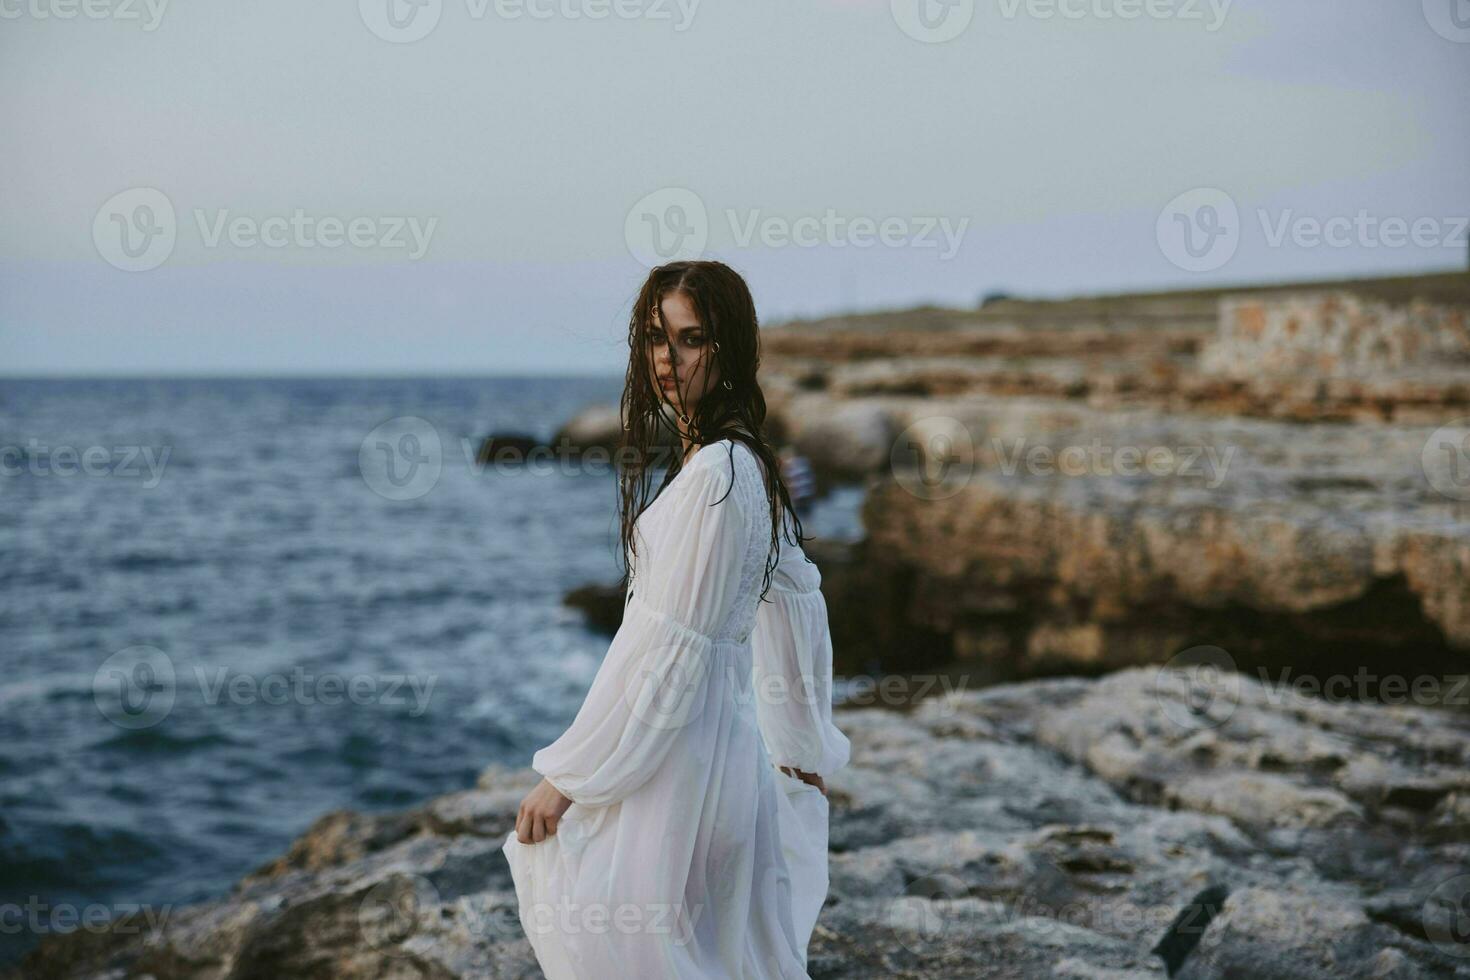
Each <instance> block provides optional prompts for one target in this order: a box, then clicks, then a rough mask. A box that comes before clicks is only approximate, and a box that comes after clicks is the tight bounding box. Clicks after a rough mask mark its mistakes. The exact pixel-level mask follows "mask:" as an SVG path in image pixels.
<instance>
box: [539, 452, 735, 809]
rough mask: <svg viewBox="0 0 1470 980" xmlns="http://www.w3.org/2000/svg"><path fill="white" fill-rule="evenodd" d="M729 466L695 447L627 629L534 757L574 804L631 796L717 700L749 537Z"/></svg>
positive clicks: (667, 495) (627, 611) (642, 568)
mask: <svg viewBox="0 0 1470 980" xmlns="http://www.w3.org/2000/svg"><path fill="white" fill-rule="evenodd" d="M743 462H744V461H743V460H737V461H736V465H740V464H741V463H743ZM730 468H731V462H730V459H729V457H727V456H725V454H722V453H714V452H702V453H700V454H696V457H695V458H693V459H691V460H690V462H689V463H688V464H687V465H686V468H685V470H684V471H683V472H681V473H679V474H678V476H677V477H676V478H675V481H674V482H673V483H671V484H670V485H669V486H668V487H667V488H666V489H665V490H664V492H663V494H662V495H661V496H660V497H659V499H657V500H656V501H655V502H654V503H655V504H656V505H657V506H658V507H659V508H660V511H659V513H658V515H657V518H658V522H659V528H660V533H658V534H655V535H653V537H654V542H653V543H654V546H655V547H654V549H653V550H654V552H655V553H653V554H646V553H642V552H640V554H639V556H638V562H637V571H636V579H635V581H634V582H633V585H632V592H631V595H629V596H628V597H627V599H626V601H625V603H624V608H623V622H622V625H621V626H619V627H618V631H617V633H616V634H615V635H614V636H613V639H612V643H611V645H610V646H609V648H608V652H607V655H606V656H605V657H604V658H603V661H602V664H601V666H600V667H599V668H598V671H597V675H596V677H594V678H593V681H592V687H591V688H590V690H589V691H588V692H587V697H586V699H585V700H584V701H583V702H582V706H581V708H580V709H579V710H578V711H577V716H576V718H574V719H573V721H572V724H571V726H570V727H568V728H567V730H566V731H565V732H564V733H563V734H562V735H561V737H560V738H558V739H557V740H556V741H555V742H553V743H552V744H550V745H548V746H546V747H545V748H543V749H541V750H540V751H538V752H537V753H536V754H535V755H534V756H533V757H532V760H531V767H532V768H533V769H535V770H536V771H537V772H539V773H541V775H543V776H545V777H546V778H547V779H548V780H549V781H550V782H551V784H552V785H553V786H555V787H556V789H557V790H558V791H559V792H560V793H561V794H562V795H563V796H566V797H567V798H569V799H571V800H572V802H574V803H579V804H582V805H584V806H589V807H598V806H608V805H611V804H613V803H616V802H618V801H620V800H622V799H623V798H625V797H626V796H627V795H628V794H630V793H632V792H633V791H634V790H636V789H637V788H638V787H639V786H641V785H643V783H644V782H646V781H647V780H648V778H649V777H650V776H652V775H653V773H654V772H655V771H657V769H658V767H659V765H660V763H661V762H662V761H663V760H664V759H665V757H666V756H667V755H668V753H669V749H670V748H671V747H672V745H673V744H674V742H675V741H676V740H677V739H678V738H680V736H681V733H682V732H683V730H684V729H685V728H686V726H688V725H691V724H694V723H695V722H696V721H697V720H698V718H699V716H700V714H701V713H702V712H703V711H705V710H706V709H707V707H708V705H707V698H708V696H709V691H710V686H711V685H710V683H709V679H710V675H711V672H712V670H713V669H714V668H715V652H714V649H713V646H714V641H713V640H712V639H711V635H712V634H713V633H714V632H715V631H717V630H718V629H719V627H720V625H721V624H722V623H723V622H724V620H725V617H726V616H727V615H728V614H729V613H730V611H731V610H732V608H733V606H734V603H735V600H736V597H737V595H738V593H739V590H740V573H741V564H742V562H743V561H744V556H745V550H746V545H747V543H748V540H747V533H748V528H749V524H748V521H747V519H746V513H745V509H744V504H743V502H742V500H741V497H740V494H739V493H738V489H739V488H738V487H737V488H736V490H734V491H732V490H731V479H730V477H731V473H730ZM644 513H645V514H651V511H647V510H645V512H644ZM639 547H640V549H647V548H648V544H647V542H646V541H644V542H643V543H640V546H639Z"/></svg>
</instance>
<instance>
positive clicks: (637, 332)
mask: <svg viewBox="0 0 1470 980" xmlns="http://www.w3.org/2000/svg"><path fill="white" fill-rule="evenodd" d="M674 293H680V294H683V295H684V297H686V298H687V300H688V302H689V305H690V306H692V307H693V308H694V310H695V312H696V313H697V314H698V316H699V322H700V324H701V325H702V326H703V328H704V343H703V344H702V345H701V346H700V348H699V355H698V357H696V358H695V361H694V365H693V366H694V367H697V366H698V365H699V364H700V363H703V362H705V361H706V360H710V361H712V363H711V364H706V367H707V368H711V367H717V368H718V372H719V380H718V381H717V382H716V383H715V384H713V385H711V386H710V388H709V390H708V391H706V392H705V393H704V395H703V396H702V397H701V398H700V399H699V403H698V404H697V405H696V406H695V409H694V413H693V415H692V416H688V421H687V422H686V425H687V427H688V428H689V432H690V437H691V440H692V442H693V443H694V445H695V448H696V449H697V447H699V446H706V445H709V444H711V443H715V442H719V441H720V440H721V439H730V440H732V442H743V443H744V444H745V445H746V446H748V447H750V450H751V451H752V452H753V453H755V455H756V458H758V459H759V460H761V462H762V463H763V464H765V482H766V495H767V498H768V499H769V501H770V507H771V552H770V554H769V555H768V556H767V559H766V572H765V579H764V581H763V582H762V585H761V592H760V598H761V599H764V598H765V595H766V592H767V591H769V589H770V586H771V575H772V573H773V572H774V571H775V568H776V562H777V560H778V559H779V549H780V540H779V535H780V533H781V531H782V529H783V528H784V526H785V522H784V521H783V520H782V515H783V512H784V513H789V514H790V516H791V521H792V523H793V524H794V525H795V527H794V530H795V534H796V541H795V542H793V543H794V544H797V545H798V546H800V544H801V542H802V541H803V540H807V539H806V538H805V537H804V536H803V535H802V528H801V518H800V517H798V516H797V514H796V510H795V508H794V507H792V505H791V495H790V494H789V493H788V492H787V490H786V481H785V480H784V479H782V476H781V466H780V463H779V461H778V460H777V456H776V453H775V451H774V450H773V449H772V448H771V445H770V441H769V440H768V438H767V436H766V432H765V421H766V398H765V395H764V394H763V393H762V392H761V388H760V384H759V383H758V382H757V380H756V370H757V369H758V368H759V367H760V330H759V324H758V322H757V320H756V314H755V301H754V300H753V299H752V298H751V295H750V288H749V287H748V286H747V285H746V284H745V280H744V279H742V278H741V277H740V274H739V273H737V272H736V271H735V270H734V269H732V268H730V267H729V266H728V265H725V264H724V263H723V262H714V261H689V262H670V263H668V264H667V265H661V266H657V267H655V268H654V269H653V270H651V271H650V272H649V274H648V278H647V279H646V280H645V281H644V283H643V286H642V288H641V289H639V291H638V297H637V299H636V300H634V302H633V312H632V315H631V317H630V318H629V322H628V373H627V378H626V381H625V383H624V385H623V398H622V419H623V441H622V445H621V446H620V447H619V452H618V459H619V460H620V461H621V463H622V470H621V475H620V478H619V481H618V512H619V515H620V521H619V523H620V525H621V540H622V546H623V560H624V571H623V580H622V583H621V584H622V585H624V586H626V585H627V581H628V574H627V568H628V564H629V556H630V555H634V554H636V550H637V549H636V542H635V540H634V536H633V525H634V523H635V522H636V521H637V520H638V517H639V516H640V515H641V514H642V513H643V511H644V510H646V509H647V508H648V505H649V504H651V503H652V502H653V500H652V499H650V498H649V495H648V494H649V487H650V485H651V483H652V481H653V470H654V467H655V464H656V463H657V462H658V461H659V459H658V458H659V457H663V456H669V457H671V459H670V460H669V462H668V468H667V471H666V472H665V474H664V478H663V481H662V482H661V483H660V484H659V487H658V491H657V493H655V494H654V495H653V499H657V497H658V494H659V493H662V492H663V490H664V488H665V487H667V486H668V485H669V483H671V482H672V481H673V479H674V477H676V476H677V475H678V474H679V471H680V470H682V469H683V468H684V457H683V454H682V453H681V452H680V451H679V447H680V446H681V445H682V442H681V439H680V436H679V427H678V425H677V423H676V422H675V419H677V418H681V417H683V416H682V408H681V406H679V405H676V404H674V403H673V402H672V401H670V400H669V399H668V397H667V396H666V395H665V393H664V392H663V390H662V389H661V388H660V387H659V385H658V381H657V379H656V378H655V377H654V376H653V373H652V370H651V369H650V363H651V361H652V360H653V358H652V355H651V353H650V350H649V346H650V340H649V336H648V334H649V328H650V327H652V326H653V313H654V310H655V308H657V310H658V322H659V324H661V325H662V324H665V323H667V322H668V321H667V320H666V318H665V317H664V313H663V300H664V298H665V297H667V296H669V295H671V294H674ZM666 336H667V337H668V341H669V342H670V343H673V342H674V340H675V338H674V337H672V336H670V335H668V334H666ZM674 372H675V378H676V379H677V378H678V377H679V368H678V366H676V367H675V368H674ZM674 391H675V393H677V392H678V391H679V385H678V383H677V382H676V384H675V388H674ZM669 438H672V443H673V446H674V450H673V451H672V452H670V451H669V450H668V449H667V445H668V439H669ZM734 450H735V447H734V446H733V445H732V446H731V447H730V455H731V458H730V460H729V463H730V467H731V469H730V476H731V487H732V489H733V486H734V475H735V472H734V466H735V460H734ZM787 540H788V541H790V540H791V538H790V535H789V534H788V535H787ZM808 561H810V559H808Z"/></svg>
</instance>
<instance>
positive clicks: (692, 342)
mask: <svg viewBox="0 0 1470 980" xmlns="http://www.w3.org/2000/svg"><path fill="white" fill-rule="evenodd" d="M685 340H687V341H688V343H689V346H690V347H699V346H700V345H702V344H703V343H704V338H703V337H697V336H696V337H686V338H685Z"/></svg>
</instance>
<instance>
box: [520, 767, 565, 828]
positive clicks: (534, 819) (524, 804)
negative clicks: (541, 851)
mask: <svg viewBox="0 0 1470 980" xmlns="http://www.w3.org/2000/svg"><path fill="white" fill-rule="evenodd" d="M571 805H572V801H571V800H569V799H567V798H566V797H565V796H562V795H561V793H559V792H557V790H556V787H554V786H552V785H551V784H550V783H549V782H547V781H546V780H544V779H543V780H542V781H541V782H540V783H539V784H538V785H537V786H536V788H535V789H533V790H531V792H530V793H528V794H526V798H525V799H524V800H521V807H520V810H518V811H517V813H516V840H518V841H520V842H521V843H522V844H539V843H541V842H542V841H544V840H545V839H546V838H548V837H551V836H554V835H555V834H556V825H557V822H558V821H559V820H560V819H561V815H562V814H563V813H565V812H566V810H567V807H569V806H571Z"/></svg>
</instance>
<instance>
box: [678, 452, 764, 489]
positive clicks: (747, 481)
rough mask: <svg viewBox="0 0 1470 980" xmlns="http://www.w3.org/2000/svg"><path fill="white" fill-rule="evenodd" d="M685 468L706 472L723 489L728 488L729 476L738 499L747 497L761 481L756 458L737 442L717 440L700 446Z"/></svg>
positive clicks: (757, 487)
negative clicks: (738, 492)
mask: <svg viewBox="0 0 1470 980" xmlns="http://www.w3.org/2000/svg"><path fill="white" fill-rule="evenodd" d="M686 465H687V466H688V467H702V468H705V469H707V470H708V471H709V472H710V474H711V476H712V477H713V478H714V479H715V481H716V482H717V483H718V484H719V485H720V486H723V487H728V486H730V481H731V479H732V477H733V479H734V482H735V485H736V487H737V488H738V489H740V491H741V498H742V499H745V498H748V497H750V496H751V494H752V492H753V491H754V490H758V489H759V488H760V487H761V486H763V485H764V482H765V481H764V478H763V475H762V474H763V473H764V470H763V469H762V467H761V462H760V458H759V457H758V456H756V454H755V451H754V450H752V449H751V448H750V447H749V446H747V445H746V444H745V443H744V442H742V441H741V440H739V439H719V440H716V441H715V442H711V443H709V444H707V445H704V446H701V447H700V448H699V449H698V450H697V451H696V452H695V453H694V455H693V456H692V457H690V459H689V462H688V464H686Z"/></svg>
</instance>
